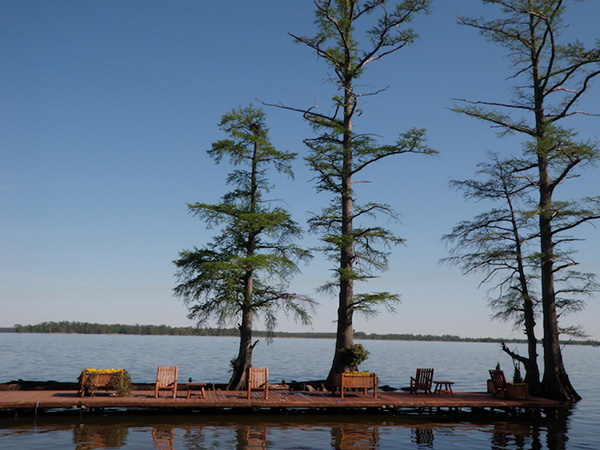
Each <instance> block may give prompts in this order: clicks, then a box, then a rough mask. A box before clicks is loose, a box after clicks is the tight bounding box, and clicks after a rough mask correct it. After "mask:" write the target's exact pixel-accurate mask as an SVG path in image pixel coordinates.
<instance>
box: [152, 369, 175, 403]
mask: <svg viewBox="0 0 600 450" xmlns="http://www.w3.org/2000/svg"><path fill="white" fill-rule="evenodd" d="M178 371H179V368H178V367H177V366H158V369H157V370H156V387H155V388H154V398H158V394H159V391H160V390H168V391H173V398H175V397H176V396H177V372H178Z"/></svg>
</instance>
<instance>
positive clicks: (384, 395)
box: [0, 390, 564, 411]
mask: <svg viewBox="0 0 600 450" xmlns="http://www.w3.org/2000/svg"><path fill="white" fill-rule="evenodd" d="M562 406H564V403H562V402H558V401H554V400H548V399H543V398H536V397H530V398H529V399H526V400H513V399H506V398H500V397H493V396H492V395H490V394H488V393H477V392H455V393H454V395H439V394H410V393H406V392H402V391H392V392H380V393H379V394H378V396H377V398H373V397H372V396H364V395H362V394H352V393H350V394H348V395H347V396H345V398H343V399H342V398H340V397H339V396H337V395H332V394H331V393H323V392H308V391H306V392H299V391H277V392H273V393H272V394H271V395H270V396H269V399H265V398H264V396H262V395H261V394H260V393H257V395H256V396H254V395H252V396H251V398H250V399H247V398H246V392H245V391H209V390H207V391H206V396H205V397H204V398H202V397H192V398H189V399H188V398H185V395H184V393H178V396H177V398H170V397H166V396H165V397H160V398H154V392H153V391H133V392H132V394H131V395H130V396H128V397H116V396H109V395H97V396H96V397H83V398H82V397H79V396H78V395H77V391H38V390H36V391H33V390H32V391H0V411H1V410H13V409H33V408H42V409H49V408H61V409H72V408H81V409H86V408H88V409H91V408H125V409H177V408H180V409H207V410H210V409H240V410H241V409H248V408H264V409H269V408H282V407H284V408H286V409H303V408H329V409H336V408H339V409H344V410H348V409H364V408H370V409H389V408H398V409H401V408H550V409H551V408H560V407H562Z"/></svg>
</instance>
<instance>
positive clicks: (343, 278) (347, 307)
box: [325, 68, 354, 388]
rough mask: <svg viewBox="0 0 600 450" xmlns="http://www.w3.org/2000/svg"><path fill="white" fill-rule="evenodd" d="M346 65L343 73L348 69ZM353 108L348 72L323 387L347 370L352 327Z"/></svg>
mask: <svg viewBox="0 0 600 450" xmlns="http://www.w3.org/2000/svg"><path fill="white" fill-rule="evenodd" d="M349 71H350V70H349V68H347V73H348V72H349ZM353 109H354V94H353V87H352V77H351V76H350V75H349V76H348V77H347V78H346V79H345V82H344V135H343V142H342V147H343V148H342V151H343V162H342V164H343V169H342V170H343V174H342V180H341V183H342V186H341V190H342V192H341V207H342V225H341V230H340V231H341V236H342V244H341V249H340V269H339V270H340V273H339V274H338V276H339V280H340V293H339V306H338V320H337V333H336V343H335V354H334V357H333V363H332V364H331V369H330V371H329V375H327V381H326V383H325V384H326V386H327V387H328V388H331V387H332V382H333V376H334V374H338V373H342V372H344V371H346V370H348V367H347V366H346V365H345V361H343V360H342V358H341V354H340V350H342V349H344V348H346V347H349V346H351V345H353V344H354V327H353V324H352V320H353V315H354V309H353V303H354V268H353V263H354V237H353V224H352V220H353V213H354V203H353V198H352V163H353V162H352V161H353V158H352V153H353V148H352V115H353V112H354V111H353Z"/></svg>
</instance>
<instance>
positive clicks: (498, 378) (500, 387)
mask: <svg viewBox="0 0 600 450" xmlns="http://www.w3.org/2000/svg"><path fill="white" fill-rule="evenodd" d="M490 377H491V379H492V383H493V384H494V394H493V395H494V396H496V395H497V394H504V395H506V377H505V376H504V372H503V371H501V370H490Z"/></svg>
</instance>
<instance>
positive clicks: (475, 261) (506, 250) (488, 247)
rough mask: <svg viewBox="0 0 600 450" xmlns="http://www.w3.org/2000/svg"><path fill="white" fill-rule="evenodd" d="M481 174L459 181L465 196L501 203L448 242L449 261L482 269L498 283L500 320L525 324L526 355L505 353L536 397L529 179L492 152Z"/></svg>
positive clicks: (495, 301)
mask: <svg viewBox="0 0 600 450" xmlns="http://www.w3.org/2000/svg"><path fill="white" fill-rule="evenodd" d="M477 174H478V175H480V176H482V177H484V179H483V180H479V179H474V180H465V181H455V180H453V181H452V182H451V184H452V185H453V186H454V187H456V188H458V189H460V190H461V191H462V192H463V195H464V196H465V197H466V198H469V199H474V200H476V201H485V200H489V201H492V202H493V203H494V204H499V206H497V207H494V208H493V209H491V210H489V211H486V212H484V213H482V214H479V215H478V216H476V217H475V218H474V219H473V220H469V221H462V222H460V223H459V224H458V225H457V226H455V227H454V229H453V230H452V232H451V233H450V234H447V235H445V236H444V240H446V241H448V242H450V243H451V244H452V245H453V248H452V249H451V252H450V253H451V256H450V257H449V258H445V259H444V261H445V262H449V263H452V264H457V265H458V266H460V267H461V268H462V270H463V273H471V272H474V271H479V272H483V273H484V274H485V277H484V279H483V281H482V283H492V282H493V283H494V284H493V285H492V288H491V289H490V293H493V294H492V296H491V297H490V306H491V307H492V309H494V310H495V311H496V314H495V316H494V317H495V318H497V319H501V320H512V321H513V322H514V324H515V326H516V327H520V326H523V329H524V332H525V335H526V336H527V343H528V345H527V356H526V357H525V356H521V355H518V354H516V353H515V352H513V351H511V350H509V349H508V348H507V347H506V346H503V349H504V351H505V352H507V353H508V354H510V356H511V357H513V358H515V359H517V360H518V361H520V362H521V363H523V365H524V366H525V370H526V375H525V381H526V382H527V383H528V384H529V390H530V392H531V393H532V394H533V395H539V394H540V393H541V385H540V370H539V367H538V362H537V356H538V355H537V338H536V334H535V325H536V309H537V308H536V307H537V304H538V297H537V295H536V293H535V290H534V289H533V288H532V286H531V285H532V284H533V283H532V280H533V281H535V280H536V279H539V277H537V276H536V275H535V270H534V269H535V261H534V260H535V258H534V257H533V255H532V241H533V240H534V239H535V237H536V236H537V232H536V230H535V224H534V223H533V221H532V220H531V215H530V214H523V213H522V211H521V210H520V209H519V207H520V206H522V205H523V204H526V205H530V198H529V195H528V194H529V191H530V190H531V187H530V185H529V183H528V182H527V181H525V180H523V179H522V178H521V177H518V176H517V175H516V174H515V172H514V167H513V165H512V161H510V160H505V161H501V160H500V159H499V158H498V155H496V154H492V155H490V162H486V163H481V164H479V167H478V171H477Z"/></svg>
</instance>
